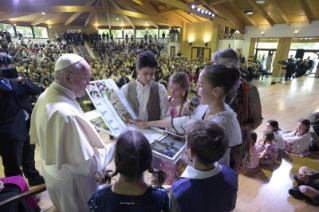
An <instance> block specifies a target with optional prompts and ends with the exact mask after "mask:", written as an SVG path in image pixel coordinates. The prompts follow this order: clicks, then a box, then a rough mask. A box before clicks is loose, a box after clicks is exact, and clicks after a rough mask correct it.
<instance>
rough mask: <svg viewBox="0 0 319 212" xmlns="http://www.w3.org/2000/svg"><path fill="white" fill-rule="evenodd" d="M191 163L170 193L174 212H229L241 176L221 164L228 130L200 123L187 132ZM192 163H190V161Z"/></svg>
mask: <svg viewBox="0 0 319 212" xmlns="http://www.w3.org/2000/svg"><path fill="white" fill-rule="evenodd" d="M186 138H187V139H186V144H185V146H186V154H184V155H183V157H182V160H183V161H184V163H187V164H188V166H187V167H186V169H185V171H184V172H183V174H182V175H181V177H182V178H184V179H182V180H179V181H177V182H175V183H174V184H173V185H172V188H171V191H170V196H171V197H170V209H169V210H170V212H180V211H183V212H194V211H201V212H205V211H207V212H214V211H216V212H229V211H231V210H232V209H233V207H234V205H233V203H234V200H235V198H236V195H237V190H238V176H237V175H236V173H235V172H234V171H233V170H232V169H231V168H229V167H228V166H225V165H220V164H219V163H218V162H216V161H218V160H219V159H220V158H222V157H223V155H224V154H225V152H226V150H227V147H228V139H227V137H226V135H225V132H224V129H223V128H222V127H221V126H220V125H219V124H217V123H216V122H214V121H211V120H198V121H195V122H193V123H192V124H191V125H189V127H188V128H187V130H186ZM187 160H188V161H187Z"/></svg>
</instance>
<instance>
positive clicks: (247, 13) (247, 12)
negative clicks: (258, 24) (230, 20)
mask: <svg viewBox="0 0 319 212" xmlns="http://www.w3.org/2000/svg"><path fill="white" fill-rule="evenodd" d="M244 14H246V15H252V14H254V12H253V11H252V10H246V11H245V12H244Z"/></svg>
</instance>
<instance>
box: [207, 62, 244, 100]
mask: <svg viewBox="0 0 319 212" xmlns="http://www.w3.org/2000/svg"><path fill="white" fill-rule="evenodd" d="M203 74H204V75H205V78H206V79H207V80H208V82H209V84H210V86H211V87H212V88H215V87H219V86H222V87H223V88H224V95H225V96H226V95H227V94H228V93H229V92H230V91H231V89H232V88H233V87H234V85H235V84H236V82H237V81H238V79H239V77H240V72H239V70H238V68H236V67H234V66H233V67H232V68H227V67H226V66H224V65H210V66H207V67H206V68H204V70H203Z"/></svg>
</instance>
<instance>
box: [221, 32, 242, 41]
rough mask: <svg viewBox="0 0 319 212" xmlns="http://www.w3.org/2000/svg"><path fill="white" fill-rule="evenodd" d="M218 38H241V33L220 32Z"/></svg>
mask: <svg viewBox="0 0 319 212" xmlns="http://www.w3.org/2000/svg"><path fill="white" fill-rule="evenodd" d="M220 38H221V39H229V40H233V39H243V35H242V34H240V33H230V34H221V35H220Z"/></svg>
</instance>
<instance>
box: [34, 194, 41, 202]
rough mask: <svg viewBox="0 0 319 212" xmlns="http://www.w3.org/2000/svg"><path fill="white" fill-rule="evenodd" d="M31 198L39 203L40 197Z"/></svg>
mask: <svg viewBox="0 0 319 212" xmlns="http://www.w3.org/2000/svg"><path fill="white" fill-rule="evenodd" d="M33 198H34V199H35V201H36V202H39V201H40V200H41V199H40V197H39V196H37V195H33Z"/></svg>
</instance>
